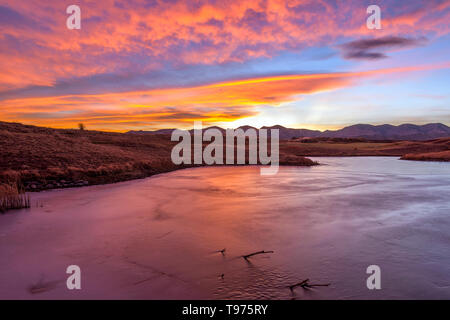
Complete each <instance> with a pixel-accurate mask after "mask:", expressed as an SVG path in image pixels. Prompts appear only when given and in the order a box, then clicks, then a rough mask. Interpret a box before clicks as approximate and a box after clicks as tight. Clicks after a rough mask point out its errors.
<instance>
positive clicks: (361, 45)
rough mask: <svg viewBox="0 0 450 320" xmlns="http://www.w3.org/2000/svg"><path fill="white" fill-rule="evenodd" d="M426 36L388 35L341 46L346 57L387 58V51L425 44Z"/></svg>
mask: <svg viewBox="0 0 450 320" xmlns="http://www.w3.org/2000/svg"><path fill="white" fill-rule="evenodd" d="M425 42H426V38H419V39H412V38H403V37H394V36H387V37H382V38H375V39H361V40H355V41H351V42H348V43H345V44H343V45H341V46H340V48H341V49H342V52H343V56H344V58H346V59H368V60H376V59H383V58H387V55H386V54H385V53H384V52H385V51H389V50H393V49H404V48H411V47H415V46H420V45H423V44H424V43H425Z"/></svg>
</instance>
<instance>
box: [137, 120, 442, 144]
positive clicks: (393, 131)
mask: <svg viewBox="0 0 450 320" xmlns="http://www.w3.org/2000/svg"><path fill="white" fill-rule="evenodd" d="M210 128H217V129H219V130H221V131H224V129H222V128H220V127H210ZM239 128H240V129H243V130H244V131H245V130H247V129H249V128H253V127H250V126H242V127H239ZM205 129H208V128H205ZM255 129H257V128H255ZM261 129H279V133H280V139H281V140H287V139H294V138H305V137H309V138H318V137H320V138H365V139H369V140H431V139H436V138H442V137H450V127H448V126H446V125H444V124H442V123H429V124H425V125H415V124H401V125H398V126H394V125H390V124H383V125H370V124H355V125H351V126H348V127H345V128H342V129H339V130H326V131H319V130H309V129H294V128H286V127H283V126H280V125H275V126H272V127H261ZM173 130H175V129H160V130H155V131H142V130H141V131H129V132H128V133H130V134H171V133H172V131H173ZM191 131H192V130H191Z"/></svg>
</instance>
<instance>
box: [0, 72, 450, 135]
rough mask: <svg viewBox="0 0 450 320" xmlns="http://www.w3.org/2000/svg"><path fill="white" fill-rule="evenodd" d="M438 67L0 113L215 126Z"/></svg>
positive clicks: (65, 102)
mask: <svg viewBox="0 0 450 320" xmlns="http://www.w3.org/2000/svg"><path fill="white" fill-rule="evenodd" d="M440 67H442V66H425V67H409V68H393V69H379V70H371V71H362V72H337V73H315V74H291V75H278V76H266V77H254V78H246V79H239V80H233V81H223V82H216V83H212V84H206V85H199V86H193V87H173V88H153V89H145V90H139V91H128V92H116V93H98V94H70V95H59V96H58V95H56V96H53V95H49V96H39V97H27V98H16V99H14V98H10V99H5V100H3V101H1V105H2V108H1V110H0V117H1V118H2V119H3V120H5V121H19V122H25V123H30V122H31V123H34V124H38V125H43V126H52V127H63V128H64V127H65V128H67V127H76V125H77V123H79V122H83V123H85V124H87V125H89V127H90V128H93V129H94V128H95V129H109V130H111V129H112V130H128V129H130V126H131V125H136V126H137V123H139V126H140V127H139V126H137V127H136V128H142V127H145V128H150V127H152V128H161V127H168V126H175V127H189V126H192V123H193V121H195V120H201V121H203V122H205V123H206V124H215V123H224V122H231V121H235V120H238V119H242V118H246V117H250V116H255V115H256V114H257V113H258V111H257V110H258V107H264V106H274V107H276V106H280V105H281V104H283V103H286V102H291V101H294V100H298V99H300V98H301V96H304V95H310V94H315V93H319V92H323V91H329V90H336V89H339V88H344V87H349V86H352V85H353V84H354V81H355V80H358V81H361V79H363V78H369V77H373V76H380V75H381V76H383V75H388V74H392V73H399V72H410V71H418V70H428V69H434V68H440ZM447 67H448V66H447ZM46 114H47V115H46Z"/></svg>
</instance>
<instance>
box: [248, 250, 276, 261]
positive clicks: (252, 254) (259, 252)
mask: <svg viewBox="0 0 450 320" xmlns="http://www.w3.org/2000/svg"><path fill="white" fill-rule="evenodd" d="M263 253H273V251H264V250H262V251H257V252H253V253H250V254H247V255H245V256H242V258H244V259H245V260H247V259H248V258H250V257H252V256H254V255H257V254H263Z"/></svg>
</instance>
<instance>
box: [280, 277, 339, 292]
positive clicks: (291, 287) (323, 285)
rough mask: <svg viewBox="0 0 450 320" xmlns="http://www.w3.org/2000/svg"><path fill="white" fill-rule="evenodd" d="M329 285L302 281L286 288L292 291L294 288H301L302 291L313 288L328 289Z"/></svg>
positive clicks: (307, 280)
mask: <svg viewBox="0 0 450 320" xmlns="http://www.w3.org/2000/svg"><path fill="white" fill-rule="evenodd" d="M329 285H331V283H324V284H310V283H309V279H306V280H303V281H301V282H299V283H296V284H294V285H291V286H288V288H289V289H290V290H291V291H293V290H294V289H295V288H296V287H302V288H303V289H309V288H313V287H328V286H329Z"/></svg>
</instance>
